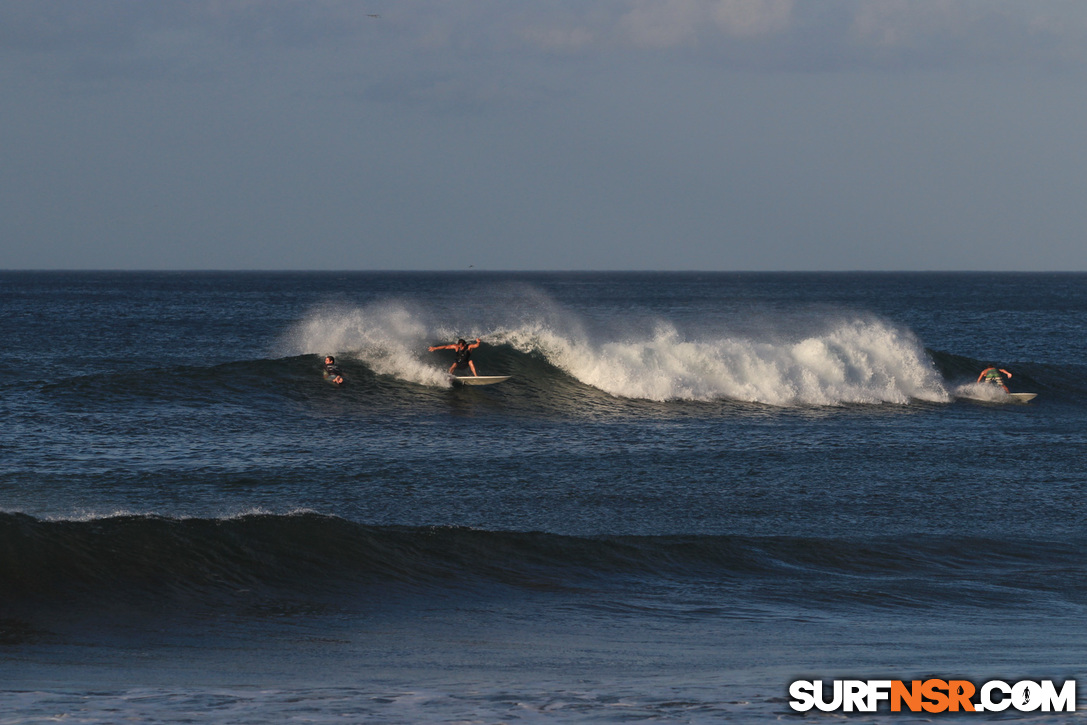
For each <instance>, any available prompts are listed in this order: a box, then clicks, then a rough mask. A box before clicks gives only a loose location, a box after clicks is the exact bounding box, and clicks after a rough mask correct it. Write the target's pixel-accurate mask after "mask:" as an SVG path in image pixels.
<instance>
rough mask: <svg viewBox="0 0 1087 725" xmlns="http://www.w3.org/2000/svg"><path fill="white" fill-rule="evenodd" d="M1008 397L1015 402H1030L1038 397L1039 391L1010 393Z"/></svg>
mask: <svg viewBox="0 0 1087 725" xmlns="http://www.w3.org/2000/svg"><path fill="white" fill-rule="evenodd" d="M1008 397H1009V398H1011V399H1012V402H1015V403H1029V402H1030V401H1032V400H1034V399H1035V398H1037V397H1038V393H1008Z"/></svg>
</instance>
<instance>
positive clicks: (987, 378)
mask: <svg viewBox="0 0 1087 725" xmlns="http://www.w3.org/2000/svg"><path fill="white" fill-rule="evenodd" d="M1001 373H1003V375H1002V374H1001ZM1004 375H1007V376H1008V377H1009V378H1010V377H1011V376H1012V374H1011V373H1009V372H1008V371H1007V370H1005V369H1004V368H998V367H991V368H985V369H984V370H982V371H981V375H978V382H979V383H981V382H985V383H988V384H989V385H999V386H1000V387H1002V388H1004V392H1005V393H1006V392H1008V386H1007V385H1006V384H1005V383H1004Z"/></svg>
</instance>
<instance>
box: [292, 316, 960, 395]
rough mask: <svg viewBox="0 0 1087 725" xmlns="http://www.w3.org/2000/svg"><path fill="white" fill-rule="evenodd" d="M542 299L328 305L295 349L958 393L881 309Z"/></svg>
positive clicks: (389, 366)
mask: <svg viewBox="0 0 1087 725" xmlns="http://www.w3.org/2000/svg"><path fill="white" fill-rule="evenodd" d="M538 306H539V307H540V308H541V310H539V311H533V312H529V313H523V312H522V313H520V314H518V315H498V316H496V319H495V320H494V321H493V324H491V325H490V326H488V327H475V328H472V327H464V328H461V329H459V330H456V329H453V328H452V327H450V326H449V325H448V324H447V323H446V322H445V321H444V320H445V317H443V316H441V315H438V314H434V313H428V312H427V311H425V310H422V309H420V308H417V307H414V306H412V305H411V304H409V303H398V302H383V303H375V304H373V305H370V306H367V307H362V308H350V309H337V308H329V307H326V308H321V309H319V310H316V311H314V312H312V313H311V314H310V315H308V316H307V317H306V318H305V319H304V320H302V321H301V322H299V323H298V324H297V325H296V326H295V327H294V328H293V329H292V330H291V331H290V332H289V333H288V334H287V336H286V342H285V348H286V351H287V352H289V353H290V354H294V355H304V354H309V355H325V354H330V353H331V354H338V355H340V356H345V355H346V356H348V357H350V358H352V359H356V360H359V361H361V362H363V363H364V364H365V365H366V366H367V367H368V368H369V369H370V370H372V371H374V372H375V373H377V374H379V375H387V376H391V377H394V378H397V379H400V380H403V381H408V382H412V383H417V384H420V385H426V386H447V385H448V384H449V383H448V379H447V377H446V374H445V366H446V365H448V364H449V363H450V362H451V358H450V356H449V355H448V354H445V355H444V356H443V355H441V354H439V353H433V354H428V353H426V352H425V351H426V349H427V347H428V346H430V345H434V344H436V343H447V342H449V341H450V340H454V339H456V338H457V337H464V338H466V339H471V338H475V337H481V338H483V339H484V342H485V346H484V347H482V348H480V350H478V351H477V352H476V353H475V354H474V357H475V359H476V360H477V366H478V367H480V368H481V369H483V370H485V372H487V373H494V374H508V373H509V372H510V371H509V370H508V369H506V368H503V367H502V366H500V365H496V364H495V363H498V362H503V361H502V360H501V357H500V356H501V353H502V350H501V348H506V351H507V352H515V353H519V354H521V355H524V356H528V357H530V358H533V359H538V360H540V361H542V362H544V363H546V364H547V365H548V366H549V367H551V368H553V369H554V370H557V371H560V372H561V373H562V374H564V375H566V376H568V377H569V378H571V379H572V380H574V381H576V382H577V383H579V384H581V385H584V386H588V387H591V388H593V389H596V390H599V391H602V392H604V393H606V394H608V395H610V396H613V397H615V398H624V399H635V400H650V401H657V402H666V401H675V400H693V401H710V400H733V401H742V402H749V403H764V404H769V405H778V406H789V405H841V404H850V403H895V404H907V403H909V402H911V401H913V400H921V401H929V402H947V401H949V400H950V399H951V392H950V391H949V389H948V387H947V386H946V384H945V383H944V381H943V380H942V379H941V377H940V376H939V374H938V373H937V371H936V369H935V366H934V365H933V362H932V360H931V358H930V357H929V356H928V355H927V354H926V353H925V350H924V347H923V346H922V345H921V343H920V341H919V340H918V339H917V338H916V336H915V335H914V334H913V333H912V332H910V331H909V330H907V329H904V328H901V327H898V326H895V325H893V324H891V323H889V322H886V321H883V320H880V319H878V318H875V317H871V316H856V315H853V316H843V315H841V314H837V313H834V314H831V313H826V314H821V315H818V316H815V317H813V318H812V319H810V320H808V324H807V325H806V328H802V329H799V330H797V329H794V330H791V331H790V332H788V333H785V332H782V331H779V330H776V329H774V326H773V325H767V326H766V329H765V330H763V331H762V332H761V333H757V332H751V331H750V330H748V331H747V332H745V333H742V334H741V333H721V332H714V331H712V330H706V329H700V330H687V331H683V330H680V329H679V326H678V325H677V324H676V323H675V322H673V321H669V320H662V319H655V320H649V319H646V320H623V321H621V322H613V323H611V324H610V325H609V324H601V323H596V324H592V323H591V321H589V320H586V319H583V318H580V317H578V316H577V315H574V314H573V313H570V312H569V311H566V310H561V309H558V308H556V307H555V306H554V305H553V304H549V303H547V301H546V300H544V301H542V302H541V303H540V304H539V305H538ZM510 317H515V319H508V318H510ZM495 347H498V348H499V351H498V352H499V356H497V357H498V359H496V355H495V351H494V348H495ZM447 358H448V359H447Z"/></svg>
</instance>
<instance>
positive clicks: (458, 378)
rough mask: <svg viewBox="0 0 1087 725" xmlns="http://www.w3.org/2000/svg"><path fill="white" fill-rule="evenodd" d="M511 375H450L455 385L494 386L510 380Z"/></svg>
mask: <svg viewBox="0 0 1087 725" xmlns="http://www.w3.org/2000/svg"><path fill="white" fill-rule="evenodd" d="M510 377H511V376H509V375H450V376H449V379H450V380H452V381H453V384H454V385H494V384H495V383H500V382H502V381H503V380H509V379H510Z"/></svg>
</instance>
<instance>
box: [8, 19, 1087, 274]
mask: <svg viewBox="0 0 1087 725" xmlns="http://www.w3.org/2000/svg"><path fill="white" fill-rule="evenodd" d="M1085 177H1087V2H1082V0H1031V1H1030V2H1027V1H1026V0H1019V1H1015V2H1010V1H1007V0H597V1H594V0H578V1H577V2H571V1H568V0H525V1H520V2H519V1H516V0H455V1H454V0H419V1H418V2H407V1H405V0H155V2H148V1H147V0H0V269H147V270H150V269H223V270H234V269H268V270H281V269H282V270H382V269H387V270H462V269H468V268H469V267H472V268H474V269H492V270H722V271H748V270H752V271H757V270H788V271H793V270H795V271H806V270H1024V271H1084V270H1087V238H1085V236H1087V234H1085V233H1087V203H1085V201H1087V200H1085V198H1084V197H1085V191H1087V187H1085Z"/></svg>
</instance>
